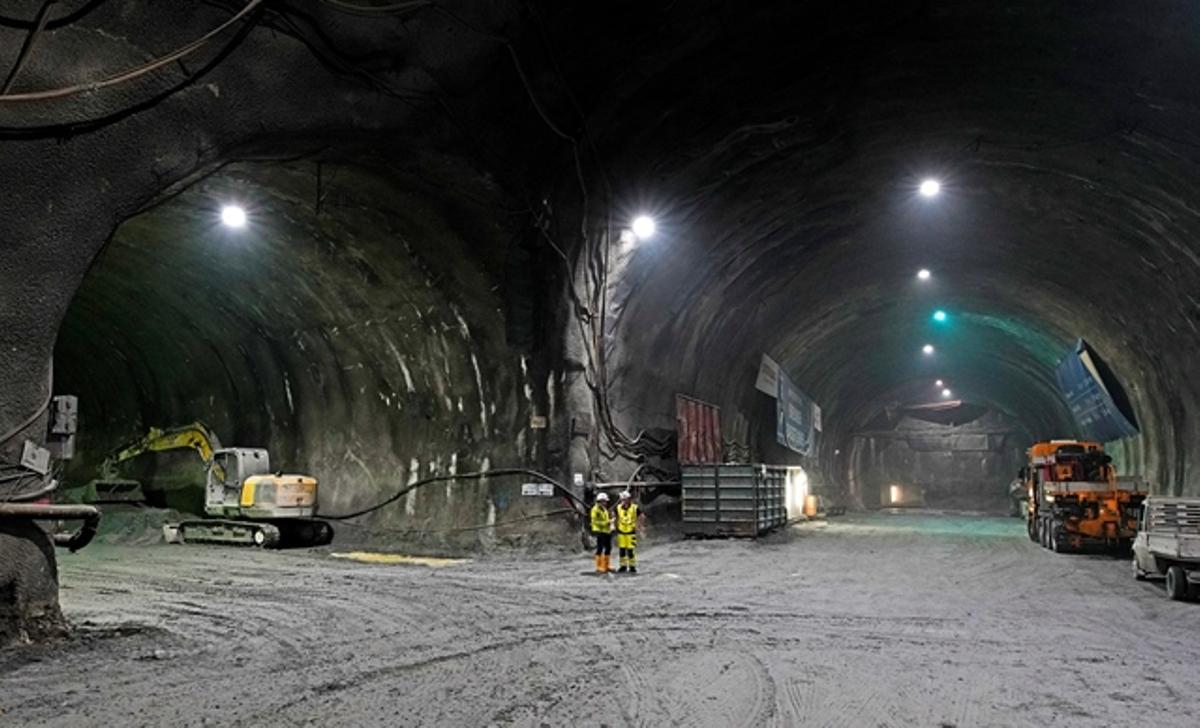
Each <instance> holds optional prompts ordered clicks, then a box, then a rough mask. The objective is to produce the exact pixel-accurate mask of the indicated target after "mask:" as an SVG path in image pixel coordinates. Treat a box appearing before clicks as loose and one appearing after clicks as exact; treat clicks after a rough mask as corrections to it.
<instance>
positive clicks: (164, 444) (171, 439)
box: [100, 422, 224, 480]
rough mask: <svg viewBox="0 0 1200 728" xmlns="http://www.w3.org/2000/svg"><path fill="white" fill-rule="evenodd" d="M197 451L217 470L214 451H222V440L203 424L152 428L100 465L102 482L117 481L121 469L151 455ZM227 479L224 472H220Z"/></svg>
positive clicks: (205, 462)
mask: <svg viewBox="0 0 1200 728" xmlns="http://www.w3.org/2000/svg"><path fill="white" fill-rule="evenodd" d="M189 448H190V449H192V450H195V451H196V453H197V454H198V455H199V456H200V459H201V460H203V461H204V465H205V466H206V467H213V465H214V463H213V452H214V451H216V450H220V449H221V441H220V440H218V439H217V436H216V434H215V433H214V432H213V431H212V430H210V429H209V428H208V426H207V425H205V424H204V423H203V422H193V423H191V424H188V425H182V426H180V427H171V428H168V429H161V428H158V427H151V428H150V431H149V432H147V433H146V434H145V435H144V436H142V437H140V438H138V439H137V440H134V441H133V442H130V443H128V444H126V445H124V446H122V447H121V448H119V449H117V450H116V451H114V452H113V453H112V454H111V455H109V456H108V457H107V458H105V459H104V462H103V463H102V464H101V465H100V478H101V480H114V479H116V478H117V466H118V465H120V464H121V463H123V462H125V461H127V460H132V459H134V458H136V457H138V456H139V455H144V454H146V453H148V452H164V451H166V450H184V449H189ZM217 476H218V477H221V478H224V473H217Z"/></svg>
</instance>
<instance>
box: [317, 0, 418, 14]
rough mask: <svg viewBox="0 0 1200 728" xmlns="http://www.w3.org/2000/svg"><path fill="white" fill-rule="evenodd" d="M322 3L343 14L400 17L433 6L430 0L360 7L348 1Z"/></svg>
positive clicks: (337, 0)
mask: <svg viewBox="0 0 1200 728" xmlns="http://www.w3.org/2000/svg"><path fill="white" fill-rule="evenodd" d="M320 1H321V3H323V4H325V5H328V6H329V7H331V8H334V9H335V10H340V11H342V12H343V13H349V14H350V15H366V16H377V15H399V14H400V13H405V12H408V11H409V10H420V9H421V8H423V7H426V6H429V5H433V3H432V2H431V1H430V0H407V2H399V3H391V4H390V5H360V4H358V3H352V2H346V0H320Z"/></svg>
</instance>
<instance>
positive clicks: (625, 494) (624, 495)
mask: <svg viewBox="0 0 1200 728" xmlns="http://www.w3.org/2000/svg"><path fill="white" fill-rule="evenodd" d="M632 497H633V493H630V492H629V491H627V490H623V491H621V500H624V499H626V498H632Z"/></svg>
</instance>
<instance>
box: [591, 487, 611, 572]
mask: <svg viewBox="0 0 1200 728" xmlns="http://www.w3.org/2000/svg"><path fill="white" fill-rule="evenodd" d="M613 525H614V524H613V515H612V512H611V511H609V510H608V493H597V494H596V503H595V504H594V505H593V506H592V536H594V537H595V538H596V573H597V574H607V573H608V559H609V558H610V557H611V556H612V532H613Z"/></svg>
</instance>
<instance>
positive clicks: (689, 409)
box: [675, 394, 725, 464]
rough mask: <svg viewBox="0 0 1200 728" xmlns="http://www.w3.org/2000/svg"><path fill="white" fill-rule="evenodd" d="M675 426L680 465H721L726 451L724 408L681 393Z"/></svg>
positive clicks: (678, 396)
mask: <svg viewBox="0 0 1200 728" xmlns="http://www.w3.org/2000/svg"><path fill="white" fill-rule="evenodd" d="M675 425H676V431H677V432H676V439H677V442H678V451H679V453H678V454H679V462H680V463H682V464H690V463H719V462H721V460H722V459H723V456H724V449H725V448H724V443H723V442H722V441H721V408H720V407H718V406H716V405H714V404H709V403H708V402H702V401H700V400H698V399H695V398H693V397H688V396H687V395H683V394H677V395H675Z"/></svg>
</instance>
